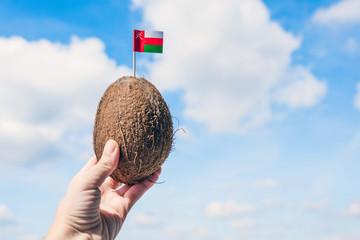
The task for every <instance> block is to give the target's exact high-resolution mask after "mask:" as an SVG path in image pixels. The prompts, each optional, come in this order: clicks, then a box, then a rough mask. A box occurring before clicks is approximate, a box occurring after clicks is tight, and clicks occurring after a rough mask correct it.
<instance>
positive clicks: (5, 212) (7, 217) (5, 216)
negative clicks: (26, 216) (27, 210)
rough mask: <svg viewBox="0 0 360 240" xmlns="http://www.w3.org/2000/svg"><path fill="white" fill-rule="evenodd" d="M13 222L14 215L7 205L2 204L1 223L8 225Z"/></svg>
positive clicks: (0, 206)
mask: <svg viewBox="0 0 360 240" xmlns="http://www.w3.org/2000/svg"><path fill="white" fill-rule="evenodd" d="M12 221H14V215H13V214H12V212H11V211H10V209H9V208H8V207H7V206H6V205H5V204H3V203H0V223H8V222H12Z"/></svg>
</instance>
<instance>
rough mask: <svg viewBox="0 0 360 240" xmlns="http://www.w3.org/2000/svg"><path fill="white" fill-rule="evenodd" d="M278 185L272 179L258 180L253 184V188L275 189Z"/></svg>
mask: <svg viewBox="0 0 360 240" xmlns="http://www.w3.org/2000/svg"><path fill="white" fill-rule="evenodd" d="M279 185H280V184H279V182H278V181H276V180H275V179H273V178H267V179H260V180H257V181H255V182H254V187H256V188H275V187H278V186H279Z"/></svg>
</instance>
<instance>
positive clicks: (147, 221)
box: [132, 213, 158, 227]
mask: <svg viewBox="0 0 360 240" xmlns="http://www.w3.org/2000/svg"><path fill="white" fill-rule="evenodd" d="M132 219H133V221H134V222H135V223H136V224H138V225H141V226H146V227H152V226H155V225H157V224H158V221H157V219H156V218H155V217H154V216H152V215H148V214H141V213H137V214H135V215H134V216H133V217H132Z"/></svg>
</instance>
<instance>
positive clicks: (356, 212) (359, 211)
mask: <svg viewBox="0 0 360 240" xmlns="http://www.w3.org/2000/svg"><path fill="white" fill-rule="evenodd" d="M344 214H345V215H348V216H360V201H359V202H353V203H351V204H350V205H349V206H348V207H347V208H346V210H345V211H344Z"/></svg>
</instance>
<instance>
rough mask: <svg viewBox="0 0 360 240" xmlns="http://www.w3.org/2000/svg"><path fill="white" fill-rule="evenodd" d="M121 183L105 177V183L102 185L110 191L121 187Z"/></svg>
mask: <svg viewBox="0 0 360 240" xmlns="http://www.w3.org/2000/svg"><path fill="white" fill-rule="evenodd" d="M121 184H122V183H121V182H118V181H115V180H114V179H112V177H110V176H109V177H107V178H106V179H105V182H104V184H103V185H105V186H106V187H109V188H111V189H117V188H118V187H120V186H121Z"/></svg>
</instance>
